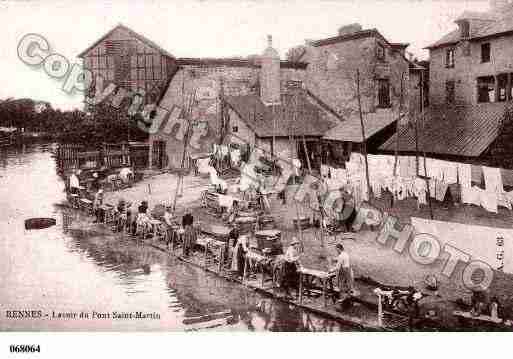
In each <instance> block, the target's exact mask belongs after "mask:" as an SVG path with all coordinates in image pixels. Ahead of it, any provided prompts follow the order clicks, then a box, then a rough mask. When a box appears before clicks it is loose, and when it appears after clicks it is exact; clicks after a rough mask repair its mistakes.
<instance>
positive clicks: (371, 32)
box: [311, 29, 388, 47]
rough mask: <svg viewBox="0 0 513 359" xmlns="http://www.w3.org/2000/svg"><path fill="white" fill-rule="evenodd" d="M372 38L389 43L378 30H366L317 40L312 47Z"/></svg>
mask: <svg viewBox="0 0 513 359" xmlns="http://www.w3.org/2000/svg"><path fill="white" fill-rule="evenodd" d="M371 36H377V37H381V38H382V39H384V40H385V41H387V40H386V39H385V38H384V37H383V35H381V34H380V33H379V31H378V30H376V29H366V30H361V31H355V32H352V33H349V34H344V35H338V36H333V37H329V38H327V39H321V40H315V41H312V42H311V44H312V46H315V47H317V46H325V45H331V44H336V43H339V42H343V41H349V40H355V39H360V38H364V37H371ZM387 42H388V41H387Z"/></svg>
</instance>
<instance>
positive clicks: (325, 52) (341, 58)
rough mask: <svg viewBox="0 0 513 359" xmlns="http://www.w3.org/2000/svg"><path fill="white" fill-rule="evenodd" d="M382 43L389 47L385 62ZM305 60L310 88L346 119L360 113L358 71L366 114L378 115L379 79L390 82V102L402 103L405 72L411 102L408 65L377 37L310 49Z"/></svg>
mask: <svg viewBox="0 0 513 359" xmlns="http://www.w3.org/2000/svg"><path fill="white" fill-rule="evenodd" d="M378 43H380V44H382V45H383V46H384V47H385V52H386V54H385V61H381V60H378V59H377V56H376V51H377V45H378ZM302 61H305V62H307V63H309V65H308V69H307V74H306V79H305V82H306V85H307V87H308V89H309V90H310V91H311V92H313V93H314V94H315V95H316V96H317V97H319V98H321V99H322V100H323V101H324V102H326V103H327V104H328V105H329V106H330V107H332V108H333V109H334V110H335V111H337V112H338V113H339V114H340V115H342V116H343V117H350V116H352V115H355V114H356V113H357V111H358V102H357V90H356V72H357V70H359V71H360V94H361V99H362V109H363V111H364V112H374V111H375V110H376V106H377V104H378V102H377V101H378V96H377V94H378V87H377V79H389V80H390V87H391V89H390V100H391V104H392V105H393V106H396V105H397V104H398V102H399V96H400V92H401V90H400V88H401V76H402V74H403V73H404V74H405V75H404V94H403V96H404V99H405V103H407V101H408V87H409V85H408V83H409V79H408V78H409V71H408V62H407V61H406V59H405V58H404V57H403V56H402V55H401V54H400V53H399V52H398V51H394V50H393V49H392V48H391V47H390V46H388V44H386V43H385V42H384V41H382V40H381V39H378V38H376V37H365V38H358V39H352V40H347V41H342V42H338V43H334V44H329V45H323V46H318V47H314V46H311V45H309V46H307V47H306V54H305V56H304V57H303V58H302Z"/></svg>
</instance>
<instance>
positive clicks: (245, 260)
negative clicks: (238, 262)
mask: <svg viewBox="0 0 513 359" xmlns="http://www.w3.org/2000/svg"><path fill="white" fill-rule="evenodd" d="M247 273H248V256H247V255H246V256H244V271H243V273H242V284H243V285H247V283H246V274H247Z"/></svg>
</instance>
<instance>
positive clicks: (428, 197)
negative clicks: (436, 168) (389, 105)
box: [420, 70, 433, 219]
mask: <svg viewBox="0 0 513 359" xmlns="http://www.w3.org/2000/svg"><path fill="white" fill-rule="evenodd" d="M420 78H421V82H422V86H421V91H420V102H421V106H420V114H421V116H422V129H423V130H424V129H425V128H426V116H425V113H424V70H422V71H421V72H420ZM422 153H423V155H424V156H423V157H424V179H425V180H426V187H427V188H426V190H427V202H428V204H429V215H430V217H431V219H433V206H432V205H431V191H430V190H429V176H428V172H427V165H426V144H425V142H424V143H423V146H422Z"/></svg>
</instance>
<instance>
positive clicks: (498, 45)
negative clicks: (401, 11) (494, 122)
mask: <svg viewBox="0 0 513 359" xmlns="http://www.w3.org/2000/svg"><path fill="white" fill-rule="evenodd" d="M512 18H513V4H512V3H508V1H497V0H495V1H494V0H492V1H490V9H489V11H487V12H482V13H481V12H468V11H467V12H464V13H463V14H461V15H460V16H459V17H458V18H457V19H456V20H455V23H456V24H457V29H455V30H454V31H452V32H450V33H449V34H447V35H445V36H444V37H442V38H441V39H440V40H438V41H437V42H435V43H434V44H431V45H430V46H428V47H427V49H428V50H429V54H430V90H429V91H430V101H431V103H432V104H435V105H442V104H443V105H445V104H456V105H475V104H478V103H485V102H505V101H509V100H511V99H512V98H513V92H512V76H513V47H512V46H511V42H512V41H513V21H512V20H511V19H512Z"/></svg>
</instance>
